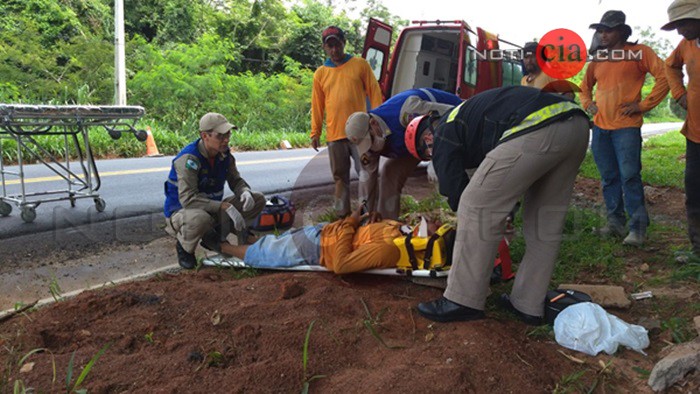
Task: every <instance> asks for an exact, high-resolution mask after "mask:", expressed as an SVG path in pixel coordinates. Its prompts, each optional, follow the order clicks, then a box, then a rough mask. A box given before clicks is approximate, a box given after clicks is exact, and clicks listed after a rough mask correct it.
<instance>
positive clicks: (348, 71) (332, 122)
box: [311, 57, 382, 142]
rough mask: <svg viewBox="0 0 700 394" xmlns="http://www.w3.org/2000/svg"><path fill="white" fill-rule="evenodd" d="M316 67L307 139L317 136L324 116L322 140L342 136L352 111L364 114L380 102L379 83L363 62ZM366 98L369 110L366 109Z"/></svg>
mask: <svg viewBox="0 0 700 394" xmlns="http://www.w3.org/2000/svg"><path fill="white" fill-rule="evenodd" d="M329 61H330V60H328V61H326V63H327V65H323V66H321V67H319V68H318V69H317V70H316V72H315V73H314V80H313V88H312V91H311V137H312V138H314V137H320V136H321V130H322V129H323V116H324V114H325V116H326V141H329V142H330V141H336V140H340V139H343V138H347V137H346V136H345V122H346V121H347V120H348V118H349V117H350V115H351V114H353V113H355V112H366V111H367V110H368V109H372V108H375V107H378V106H379V105H380V104H381V103H382V92H381V89H380V88H379V83H377V79H376V78H375V77H374V73H373V72H372V69H371V68H370V66H369V64H368V63H367V61H366V60H365V59H363V58H360V57H351V58H350V59H349V60H348V61H346V62H345V63H343V64H341V65H339V66H334V67H331V66H330V64H329V63H328V62H329ZM368 99H369V104H370V108H367V100H368Z"/></svg>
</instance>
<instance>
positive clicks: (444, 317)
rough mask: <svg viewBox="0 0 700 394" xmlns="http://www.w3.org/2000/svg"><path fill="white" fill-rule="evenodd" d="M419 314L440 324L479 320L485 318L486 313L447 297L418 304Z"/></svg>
mask: <svg viewBox="0 0 700 394" xmlns="http://www.w3.org/2000/svg"><path fill="white" fill-rule="evenodd" d="M418 313H420V314H421V315H422V316H423V317H425V318H426V319H430V320H433V321H439V322H451V321H466V320H479V319H483V318H484V311H480V310H478V309H472V308H469V307H467V306H463V305H459V304H457V303H454V302H452V301H450V300H448V299H447V298H445V297H440V298H438V299H437V300H435V301H430V302H422V303H420V304H418Z"/></svg>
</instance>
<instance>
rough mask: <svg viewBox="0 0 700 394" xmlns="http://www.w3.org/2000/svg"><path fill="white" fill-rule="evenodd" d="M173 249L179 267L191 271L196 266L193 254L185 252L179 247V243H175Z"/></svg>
mask: <svg viewBox="0 0 700 394" xmlns="http://www.w3.org/2000/svg"><path fill="white" fill-rule="evenodd" d="M175 249H176V250H177V262H178V263H179V264H180V267H182V268H184V269H186V270H191V269H193V268H194V267H196V266H197V258H195V257H194V254H192V253H190V252H187V251H186V250H185V249H184V248H183V247H182V245H180V241H177V244H175Z"/></svg>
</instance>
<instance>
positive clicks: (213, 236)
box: [199, 229, 221, 253]
mask: <svg viewBox="0 0 700 394" xmlns="http://www.w3.org/2000/svg"><path fill="white" fill-rule="evenodd" d="M199 244H200V245H201V246H202V247H203V248H204V249H207V250H211V251H214V252H216V253H221V235H219V233H218V232H217V231H216V230H213V229H212V230H209V231H207V233H206V234H204V236H203V237H202V240H201V241H200V242H199Z"/></svg>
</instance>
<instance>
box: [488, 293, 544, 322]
mask: <svg viewBox="0 0 700 394" xmlns="http://www.w3.org/2000/svg"><path fill="white" fill-rule="evenodd" d="M498 303H499V304H500V306H501V308H503V309H505V310H507V311H509V312H511V313H513V314H514V315H516V316H517V317H518V318H519V319H520V320H522V321H523V323H525V324H527V325H529V326H542V325H544V323H545V322H544V319H543V318H542V317H540V316H533V315H528V314H527V313H523V312H520V311H519V310H517V309H515V307H514V306H513V303H511V302H510V296H508V294H501V298H500V299H499V300H498Z"/></svg>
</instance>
